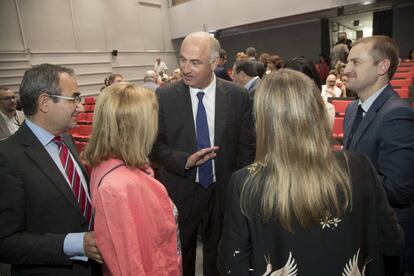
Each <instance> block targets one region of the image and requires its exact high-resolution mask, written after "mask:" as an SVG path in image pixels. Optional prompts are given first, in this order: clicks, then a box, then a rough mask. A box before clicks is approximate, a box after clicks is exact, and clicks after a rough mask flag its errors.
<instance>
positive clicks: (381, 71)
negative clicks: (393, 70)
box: [377, 58, 391, 76]
mask: <svg viewBox="0 0 414 276" xmlns="http://www.w3.org/2000/svg"><path fill="white" fill-rule="evenodd" d="M390 66H391V61H390V60H389V59H387V58H386V59H383V60H382V61H380V62H379V63H378V69H377V71H378V75H380V76H383V75H385V74H387V73H388V70H389V69H390Z"/></svg>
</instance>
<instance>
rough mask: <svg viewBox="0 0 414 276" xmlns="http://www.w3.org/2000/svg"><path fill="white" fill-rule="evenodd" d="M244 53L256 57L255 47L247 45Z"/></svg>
mask: <svg viewBox="0 0 414 276" xmlns="http://www.w3.org/2000/svg"><path fill="white" fill-rule="evenodd" d="M246 55H248V56H249V57H253V58H254V57H256V49H255V48H254V47H249V48H247V49H246Z"/></svg>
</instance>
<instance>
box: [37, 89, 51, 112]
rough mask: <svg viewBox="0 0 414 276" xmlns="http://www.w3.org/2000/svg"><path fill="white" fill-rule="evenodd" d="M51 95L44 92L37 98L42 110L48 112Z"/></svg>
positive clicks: (39, 107)
mask: <svg viewBox="0 0 414 276" xmlns="http://www.w3.org/2000/svg"><path fill="white" fill-rule="evenodd" d="M49 99H50V97H49V95H48V94H46V93H42V94H41V95H40V96H39V97H38V98H37V107H38V110H39V111H40V112H43V113H47V112H48V110H49Z"/></svg>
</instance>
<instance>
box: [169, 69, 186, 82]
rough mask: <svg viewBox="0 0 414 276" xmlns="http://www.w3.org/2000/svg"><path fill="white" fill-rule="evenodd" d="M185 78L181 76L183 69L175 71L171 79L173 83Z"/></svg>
mask: <svg viewBox="0 0 414 276" xmlns="http://www.w3.org/2000/svg"><path fill="white" fill-rule="evenodd" d="M182 78H183V75H182V74H181V69H180V68H177V69H175V70H174V71H173V73H172V75H171V77H170V81H171V82H176V81H179V80H181V79H182Z"/></svg>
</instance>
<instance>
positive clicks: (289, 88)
mask: <svg viewBox="0 0 414 276" xmlns="http://www.w3.org/2000/svg"><path fill="white" fill-rule="evenodd" d="M256 93H257V94H255V99H254V114H255V118H256V135H257V138H256V142H257V150H256V159H255V162H254V163H253V164H252V165H250V166H248V167H246V168H244V169H241V170H240V171H238V172H236V173H234V174H233V176H232V178H231V179H230V182H229V191H228V197H227V208H226V213H225V217H224V227H223V235H222V239H221V243H220V246H219V256H218V265H219V269H220V272H221V273H223V275H224V274H226V275H238V276H242V275H343V276H347V275H348V276H349V275H376V276H378V275H383V274H384V266H383V255H398V254H399V250H400V244H401V239H402V236H401V232H400V230H399V228H398V225H397V222H396V218H395V215H394V213H393V211H392V209H391V207H390V206H389V204H388V202H387V198H386V195H385V192H384V189H383V188H382V186H381V185H380V184H379V183H378V181H377V178H376V173H375V171H374V169H373V167H372V165H371V164H370V162H369V161H368V159H367V158H366V157H364V156H362V155H358V154H354V153H348V152H347V153H343V152H337V153H335V152H333V151H331V146H330V137H331V128H330V125H329V119H328V116H327V114H326V108H325V105H324V102H323V100H322V98H321V96H320V91H319V89H318V88H317V87H316V85H315V84H314V82H313V81H312V80H311V79H309V78H308V77H307V76H305V75H304V74H302V73H300V72H296V71H293V70H290V69H281V70H279V71H277V72H275V73H271V74H270V75H268V76H267V77H266V78H265V79H264V80H263V81H262V83H261V86H260V88H259V89H258V90H257V91H256ZM357 273H359V274H357ZM364 273H365V274H364Z"/></svg>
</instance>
